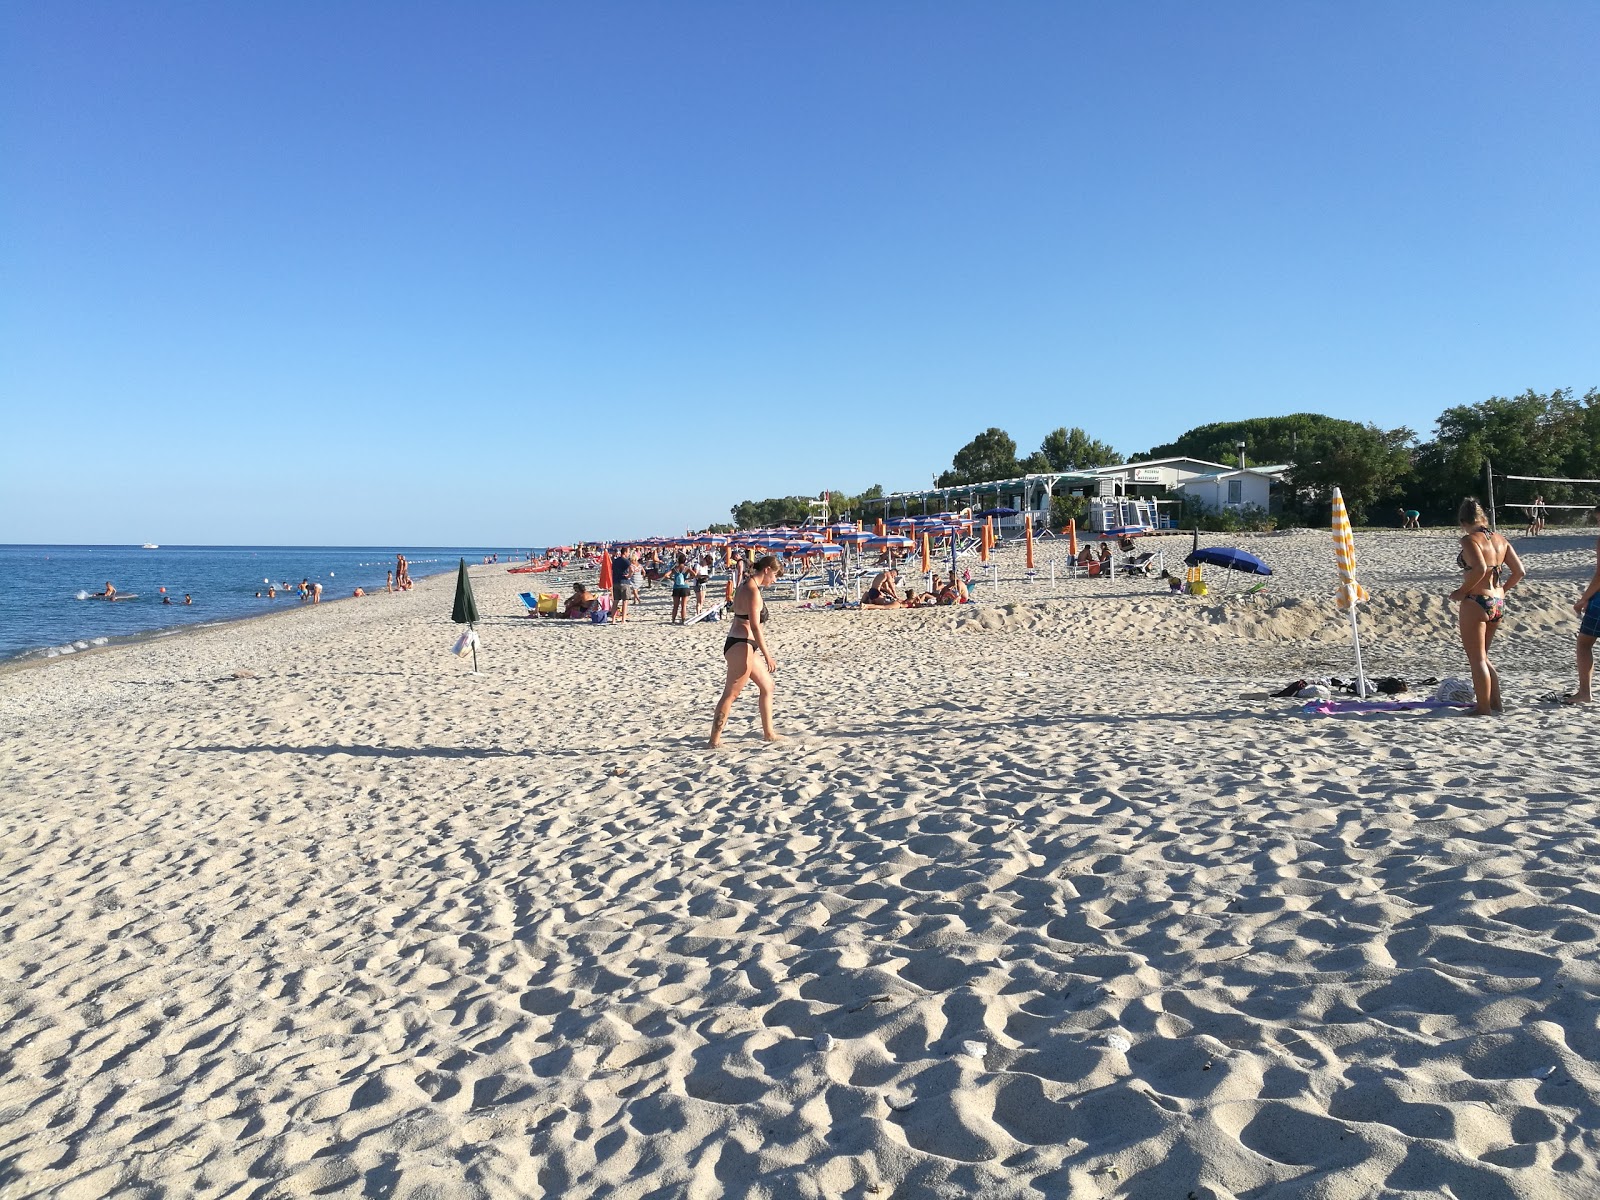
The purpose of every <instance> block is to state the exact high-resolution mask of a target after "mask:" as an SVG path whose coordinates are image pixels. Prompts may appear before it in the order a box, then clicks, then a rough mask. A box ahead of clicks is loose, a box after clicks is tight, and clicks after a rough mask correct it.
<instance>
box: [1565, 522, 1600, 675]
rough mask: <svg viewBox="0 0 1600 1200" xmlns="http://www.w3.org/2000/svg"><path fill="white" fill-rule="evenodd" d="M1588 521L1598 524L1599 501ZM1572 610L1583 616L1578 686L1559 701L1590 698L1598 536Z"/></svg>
mask: <svg viewBox="0 0 1600 1200" xmlns="http://www.w3.org/2000/svg"><path fill="white" fill-rule="evenodd" d="M1589 524H1591V525H1600V504H1596V505H1595V506H1594V507H1593V508H1591V509H1590V510H1589ZM1572 610H1573V611H1574V612H1576V613H1577V614H1578V616H1580V617H1582V618H1583V623H1582V624H1581V625H1579V626H1578V690H1577V691H1575V692H1573V693H1572V694H1571V695H1570V696H1563V697H1562V698H1561V702H1562V703H1563V704H1591V703H1593V702H1594V692H1593V684H1594V640H1595V639H1596V638H1600V537H1597V538H1595V540H1594V574H1593V575H1591V576H1589V586H1588V587H1586V588H1584V589H1583V595H1581V596H1579V597H1578V602H1577V603H1576V604H1574V605H1573V606H1572Z"/></svg>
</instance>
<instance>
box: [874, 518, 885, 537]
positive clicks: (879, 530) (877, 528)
mask: <svg viewBox="0 0 1600 1200" xmlns="http://www.w3.org/2000/svg"><path fill="white" fill-rule="evenodd" d="M872 532H873V533H875V534H877V535H878V536H879V537H882V536H883V518H882V517H879V518H878V519H877V520H876V521H875V522H873V525H872Z"/></svg>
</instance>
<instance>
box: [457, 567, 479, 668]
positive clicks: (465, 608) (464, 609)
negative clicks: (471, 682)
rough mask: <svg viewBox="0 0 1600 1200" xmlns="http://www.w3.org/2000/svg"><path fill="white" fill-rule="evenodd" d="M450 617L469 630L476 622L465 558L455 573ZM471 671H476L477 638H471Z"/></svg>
mask: <svg viewBox="0 0 1600 1200" xmlns="http://www.w3.org/2000/svg"><path fill="white" fill-rule="evenodd" d="M450 619H451V620H452V621H454V622H455V623H456V624H457V625H465V626H466V627H467V630H468V631H469V632H473V633H474V634H475V631H474V630H473V628H472V627H473V626H474V625H475V624H477V622H478V602H477V601H476V600H474V599H473V598H472V580H471V579H469V578H467V560H466V559H464V558H463V559H462V560H461V570H460V571H459V572H458V573H457V574H456V603H455V607H454V608H452V609H451V610H450ZM472 673H473V674H474V675H476V674H477V673H478V639H477V637H476V636H474V637H473V639H472Z"/></svg>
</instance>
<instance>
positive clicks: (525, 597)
mask: <svg viewBox="0 0 1600 1200" xmlns="http://www.w3.org/2000/svg"><path fill="white" fill-rule="evenodd" d="M517 599H518V600H521V601H522V607H523V608H525V609H527V610H528V611H527V613H526V614H525V615H527V616H530V617H537V616H538V615H539V597H538V594H537V593H535V592H518V593H517Z"/></svg>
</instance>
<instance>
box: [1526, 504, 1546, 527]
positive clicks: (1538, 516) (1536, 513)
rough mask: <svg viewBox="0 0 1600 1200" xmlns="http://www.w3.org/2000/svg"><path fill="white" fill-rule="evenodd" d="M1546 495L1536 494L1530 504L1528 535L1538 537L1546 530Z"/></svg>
mask: <svg viewBox="0 0 1600 1200" xmlns="http://www.w3.org/2000/svg"><path fill="white" fill-rule="evenodd" d="M1544 514H1545V506H1544V497H1543V496H1535V497H1534V498H1533V503H1532V504H1530V505H1529V506H1528V536H1529V537H1538V536H1539V535H1540V534H1541V533H1543V532H1544Z"/></svg>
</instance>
